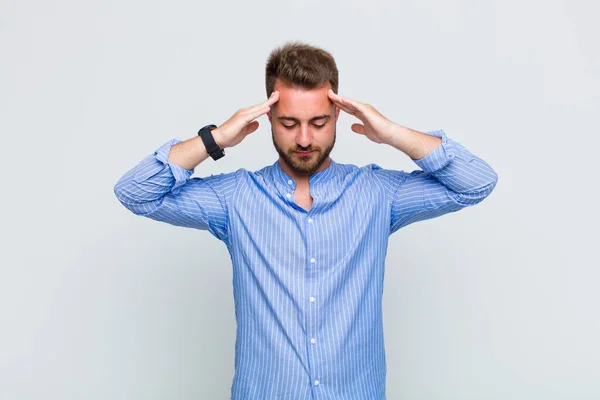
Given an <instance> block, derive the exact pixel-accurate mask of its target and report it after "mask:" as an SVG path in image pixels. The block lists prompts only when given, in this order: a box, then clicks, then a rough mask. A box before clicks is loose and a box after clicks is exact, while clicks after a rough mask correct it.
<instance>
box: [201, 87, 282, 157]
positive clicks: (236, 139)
mask: <svg viewBox="0 0 600 400" xmlns="http://www.w3.org/2000/svg"><path fill="white" fill-rule="evenodd" d="M278 99H279V92H278V91H275V92H273V93H271V97H269V98H268V100H267V101H265V102H264V103H260V104H257V105H255V106H252V107H249V108H241V109H239V110H238V111H237V112H236V113H235V114H233V116H232V117H231V118H229V119H228V120H227V121H225V122H224V123H223V125H221V126H219V127H218V128H215V129H213V130H212V131H211V132H212V134H213V137H214V138H215V142H217V144H218V145H219V146H221V148H223V149H224V148H226V147H233V146H235V145H237V144H238V143H240V142H241V141H242V140H244V138H245V137H246V136H247V135H248V134H250V133H252V132H254V131H255V130H256V129H258V125H259V124H258V121H255V119H256V118H258V117H260V116H261V115H263V114H266V113H267V112H269V110H271V105H272V104H274V103H275V102H277V100H278Z"/></svg>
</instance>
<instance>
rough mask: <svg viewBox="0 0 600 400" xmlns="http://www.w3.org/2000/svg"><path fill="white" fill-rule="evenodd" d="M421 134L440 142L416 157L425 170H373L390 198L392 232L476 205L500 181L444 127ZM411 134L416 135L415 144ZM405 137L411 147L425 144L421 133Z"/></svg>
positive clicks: (485, 164) (487, 166)
mask: <svg viewBox="0 0 600 400" xmlns="http://www.w3.org/2000/svg"><path fill="white" fill-rule="evenodd" d="M420 134H421V135H428V136H430V137H432V138H433V139H436V140H439V141H440V144H439V145H438V146H437V147H435V148H433V150H431V151H429V153H427V154H426V155H425V156H424V157H422V158H420V159H413V161H414V162H415V163H416V164H417V165H418V166H419V167H421V168H422V171H419V170H415V171H412V172H409V173H407V172H404V171H393V170H384V169H376V170H375V171H374V172H375V174H376V175H377V176H378V178H379V179H380V180H381V181H382V183H383V185H384V188H386V191H387V193H388V195H389V197H390V199H391V225H390V228H391V232H390V233H394V232H396V231H397V230H398V229H400V228H402V227H404V226H406V225H408V224H411V223H414V222H417V221H422V220H426V219H431V218H435V217H438V216H441V215H443V214H447V213H450V212H455V211H458V210H460V209H462V208H465V207H468V206H473V205H475V204H477V203H479V202H481V201H482V200H483V199H485V198H486V197H487V196H489V194H490V193H491V192H492V191H493V190H494V188H495V186H496V183H497V182H498V175H497V173H496V172H495V171H494V170H493V169H492V168H491V167H490V166H489V164H487V163H486V162H485V161H483V160H482V159H481V158H479V157H477V156H475V155H473V154H472V153H471V152H469V151H468V150H467V149H466V148H465V147H464V146H462V145H461V144H459V143H458V142H456V141H454V140H452V139H450V138H448V137H447V136H446V134H445V133H444V131H443V130H437V131H432V132H428V133H427V134H422V133H420ZM409 135H410V134H409ZM410 137H413V138H417V141H416V142H414V143H413V144H412V145H411V144H410ZM405 140H408V142H405V143H404V144H403V145H404V146H409V147H411V148H419V145H418V143H423V140H422V138H420V139H419V135H412V136H409V139H405ZM394 147H396V146H394ZM421 149H422V147H421ZM425 151H428V150H425ZM412 154H413V155H414V154H415V153H412ZM421 154H422V153H421Z"/></svg>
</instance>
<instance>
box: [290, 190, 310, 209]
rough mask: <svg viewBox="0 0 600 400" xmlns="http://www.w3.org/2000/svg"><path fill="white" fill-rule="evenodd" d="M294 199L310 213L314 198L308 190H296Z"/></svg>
mask: <svg viewBox="0 0 600 400" xmlns="http://www.w3.org/2000/svg"><path fill="white" fill-rule="evenodd" d="M294 199H295V200H296V203H297V204H298V205H299V206H300V207H302V208H304V209H305V210H306V211H309V210H310V209H311V208H312V203H313V198H312V197H311V195H310V192H309V191H308V190H299V189H296V191H295V192H294Z"/></svg>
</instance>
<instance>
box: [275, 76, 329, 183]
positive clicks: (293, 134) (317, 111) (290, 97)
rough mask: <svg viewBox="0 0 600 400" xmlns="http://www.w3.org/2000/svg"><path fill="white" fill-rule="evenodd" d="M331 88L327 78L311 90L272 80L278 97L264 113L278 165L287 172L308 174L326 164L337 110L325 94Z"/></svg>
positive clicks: (317, 170)
mask: <svg viewBox="0 0 600 400" xmlns="http://www.w3.org/2000/svg"><path fill="white" fill-rule="evenodd" d="M330 88H331V85H330V84H329V82H327V83H326V84H325V85H323V86H321V87H320V88H317V89H310V90H307V89H301V88H294V87H291V86H288V85H286V84H284V83H282V82H281V81H280V80H277V81H276V83H275V88H274V90H276V91H279V100H277V102H276V103H275V104H273V105H272V106H271V111H270V112H269V113H267V115H268V117H269V121H271V133H272V136H273V145H274V146H275V149H276V150H277V152H278V153H279V158H280V165H281V166H282V169H283V170H284V171H285V172H287V173H288V174H290V175H296V176H304V175H308V176H310V175H312V174H314V173H315V172H319V171H322V170H323V169H325V168H327V167H328V166H329V162H330V160H329V153H330V152H331V150H332V149H333V145H334V144H335V133H336V130H335V125H336V122H337V119H338V116H339V113H340V110H339V109H338V108H337V107H335V104H334V103H333V102H332V101H331V100H330V99H329V97H328V96H327V91H328V90H329V89H330Z"/></svg>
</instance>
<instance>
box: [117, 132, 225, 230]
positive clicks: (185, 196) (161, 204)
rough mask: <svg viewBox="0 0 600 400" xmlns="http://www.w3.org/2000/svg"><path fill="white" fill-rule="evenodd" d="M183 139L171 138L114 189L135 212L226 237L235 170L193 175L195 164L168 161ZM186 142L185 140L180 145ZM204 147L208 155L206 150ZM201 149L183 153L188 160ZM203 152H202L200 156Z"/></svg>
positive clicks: (132, 170) (121, 179)
mask: <svg viewBox="0 0 600 400" xmlns="http://www.w3.org/2000/svg"><path fill="white" fill-rule="evenodd" d="M194 139H195V138H194ZM194 139H190V141H191V140H194ZM190 141H188V142H190ZM181 143H183V142H181V141H179V140H177V139H171V140H169V141H168V142H167V143H165V144H164V145H162V146H161V147H160V148H158V149H157V150H156V151H155V152H154V154H151V155H149V156H147V157H145V158H144V159H143V160H142V161H141V162H140V163H138V164H137V165H136V166H135V167H134V168H132V169H131V170H129V171H128V172H126V173H125V174H124V175H123V176H122V177H121V178H120V179H119V180H118V182H117V183H116V184H115V187H114V193H115V195H116V196H117V199H119V201H120V202H121V204H123V206H125V207H126V208H127V209H129V210H130V211H131V212H133V213H134V214H136V215H141V216H145V217H148V218H151V219H154V220H157V221H162V222H167V223H169V224H171V225H176V226H183V227H188V228H196V229H203V230H208V231H210V233H211V234H213V235H214V236H215V237H217V238H219V239H220V240H225V239H226V238H227V221H228V219H227V198H228V196H230V195H231V194H232V193H233V190H234V188H235V176H234V175H235V174H233V173H230V174H220V175H211V176H209V177H205V178H190V176H191V175H192V174H193V172H194V170H193V168H192V169H186V168H184V167H182V166H180V165H177V164H175V163H171V162H170V161H169V160H170V159H171V154H173V149H175V147H176V146H177V145H179V144H181ZM200 143H202V142H200ZM185 146H186V144H185V143H184V144H183V146H181V147H180V149H181V148H183V149H185ZM201 147H202V148H204V147H203V146H201ZM203 151H204V155H206V150H205V149H204V150H203ZM189 153H196V154H191V155H190V154H189ZM198 153H202V151H195V150H192V151H190V152H188V154H180V155H181V158H183V159H188V160H189V159H192V158H193V157H195V156H197V155H198ZM202 156H203V155H202V154H200V157H199V158H201V157H202ZM204 158H205V159H206V156H204Z"/></svg>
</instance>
